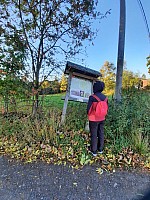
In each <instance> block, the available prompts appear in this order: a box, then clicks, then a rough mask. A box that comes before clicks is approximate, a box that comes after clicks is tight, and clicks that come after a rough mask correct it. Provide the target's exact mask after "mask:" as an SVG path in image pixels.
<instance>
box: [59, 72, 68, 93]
mask: <svg viewBox="0 0 150 200" xmlns="http://www.w3.org/2000/svg"><path fill="white" fill-rule="evenodd" d="M67 83H68V82H67V78H66V76H65V75H64V74H63V75H62V77H61V80H60V91H61V92H66V89H67Z"/></svg>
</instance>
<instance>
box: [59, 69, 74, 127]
mask: <svg viewBox="0 0 150 200" xmlns="http://www.w3.org/2000/svg"><path fill="white" fill-rule="evenodd" d="M71 79H72V72H69V78H68V86H67V91H66V96H65V101H64V107H63V111H62V116H61V124H63V123H64V122H65V117H66V111H67V105H68V100H69V95H70V86H71Z"/></svg>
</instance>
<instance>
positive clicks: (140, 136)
mask: <svg viewBox="0 0 150 200" xmlns="http://www.w3.org/2000/svg"><path fill="white" fill-rule="evenodd" d="M109 99H110V98H109ZM63 102H64V101H63V100H61V95H52V96H46V98H45V99H44V103H43V107H42V108H41V110H40V112H39V114H38V115H37V117H36V118H32V116H30V115H27V114H26V115H24V114H22V113H21V114H19V113H18V114H16V115H11V114H10V115H7V116H1V117H0V137H3V138H4V137H10V138H11V137H15V138H17V140H19V141H22V143H23V141H24V145H25V144H27V145H29V146H31V145H32V144H37V143H43V142H44V143H47V144H51V145H57V144H58V143H59V142H62V140H60V138H59V139H58V137H57V135H59V134H64V133H66V134H67V133H70V134H71V132H73V133H74V132H75V131H77V132H78V131H80V132H84V128H85V124H86V121H87V114H86V106H87V105H86V103H80V102H69V103H68V108H67V116H66V121H65V124H64V125H63V126H60V120H61V113H62V108H63ZM149 113H150V94H149V93H148V92H146V91H137V90H136V91H128V92H125V93H124V94H123V99H122V102H121V103H120V104H118V105H116V104H115V103H114V101H113V99H110V100H109V112H108V116H107V119H106V122H105V147H108V148H110V149H111V150H112V151H114V152H116V153H117V152H119V151H120V150H121V149H122V148H123V147H129V146H130V147H132V149H134V150H136V151H138V152H139V153H141V154H146V153H147V152H148V151H149V143H150V120H149ZM73 135H74V137H75V134H73ZM87 136H89V134H88V133H87ZM65 139H66V138H64V137H63V140H65ZM72 139H73V138H72ZM75 139H76V140H78V139H79V140H80V141H81V142H79V144H80V145H81V143H82V145H83V146H84V142H85V141H84V140H82V139H81V138H80V137H79V138H78V137H77V138H75ZM86 140H89V139H87V138H86ZM65 142H67V140H66V141H65ZM65 144H66V143H65ZM68 145H69V144H68ZM82 145H81V146H82Z"/></svg>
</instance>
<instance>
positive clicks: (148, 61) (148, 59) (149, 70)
mask: <svg viewBox="0 0 150 200" xmlns="http://www.w3.org/2000/svg"><path fill="white" fill-rule="evenodd" d="M146 59H147V67H148V73H149V74H150V56H148V57H147V58H146Z"/></svg>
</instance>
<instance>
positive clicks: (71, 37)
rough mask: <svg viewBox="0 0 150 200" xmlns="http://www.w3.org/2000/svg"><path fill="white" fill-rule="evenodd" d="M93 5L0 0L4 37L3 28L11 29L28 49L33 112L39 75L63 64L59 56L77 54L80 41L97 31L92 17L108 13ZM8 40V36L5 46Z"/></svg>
mask: <svg viewBox="0 0 150 200" xmlns="http://www.w3.org/2000/svg"><path fill="white" fill-rule="evenodd" d="M96 6H97V1H94V0H87V1H82V2H79V1H74V0H73V1H68V0H64V1H62V0H58V1H55V0H52V1H50V2H49V1H38V0H35V1H29V2H28V1H2V2H0V10H1V18H2V20H1V21H0V27H1V31H2V33H3V36H4V38H7V35H6V34H5V30H7V32H8V33H11V32H13V33H14V34H16V36H15V39H16V38H20V40H18V39H17V42H16V43H17V44H18V47H19V48H22V46H23V47H24V46H25V47H26V49H27V53H28V57H27V62H26V64H27V65H28V68H27V70H28V71H31V75H33V76H32V82H34V85H33V87H34V90H35V91H36V94H35V101H36V104H35V106H34V109H33V111H36V108H37V107H38V103H37V102H38V91H39V88H40V75H43V77H45V79H47V78H48V76H50V74H51V73H52V72H56V73H57V72H58V71H59V70H60V68H61V67H62V63H61V62H60V59H59V56H60V55H61V58H62V56H63V57H64V58H65V60H66V58H68V57H72V56H74V55H75V54H78V53H79V52H80V51H81V50H82V45H83V42H84V41H85V40H88V41H90V42H91V41H92V40H93V38H94V37H95V35H96V30H95V31H94V30H93V29H92V28H91V24H92V23H93V22H94V20H97V19H98V20H100V19H101V18H102V17H104V16H106V15H107V14H109V12H107V13H106V14H104V15H103V14H102V13H100V12H98V11H97V10H96ZM10 10H11V15H10V14H9V13H10ZM98 16H100V17H98ZM14 19H15V20H14ZM11 43H12V41H11V40H8V39H7V42H6V46H7V48H8V49H9V47H10V44H11ZM14 47H17V45H16V44H15V46H14ZM29 63H31V64H30V65H29ZM41 71H43V73H44V74H42V72H41ZM41 77H42V76H41ZM42 81H43V80H42ZM53 90H54V91H55V92H58V81H55V84H54V85H53Z"/></svg>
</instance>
